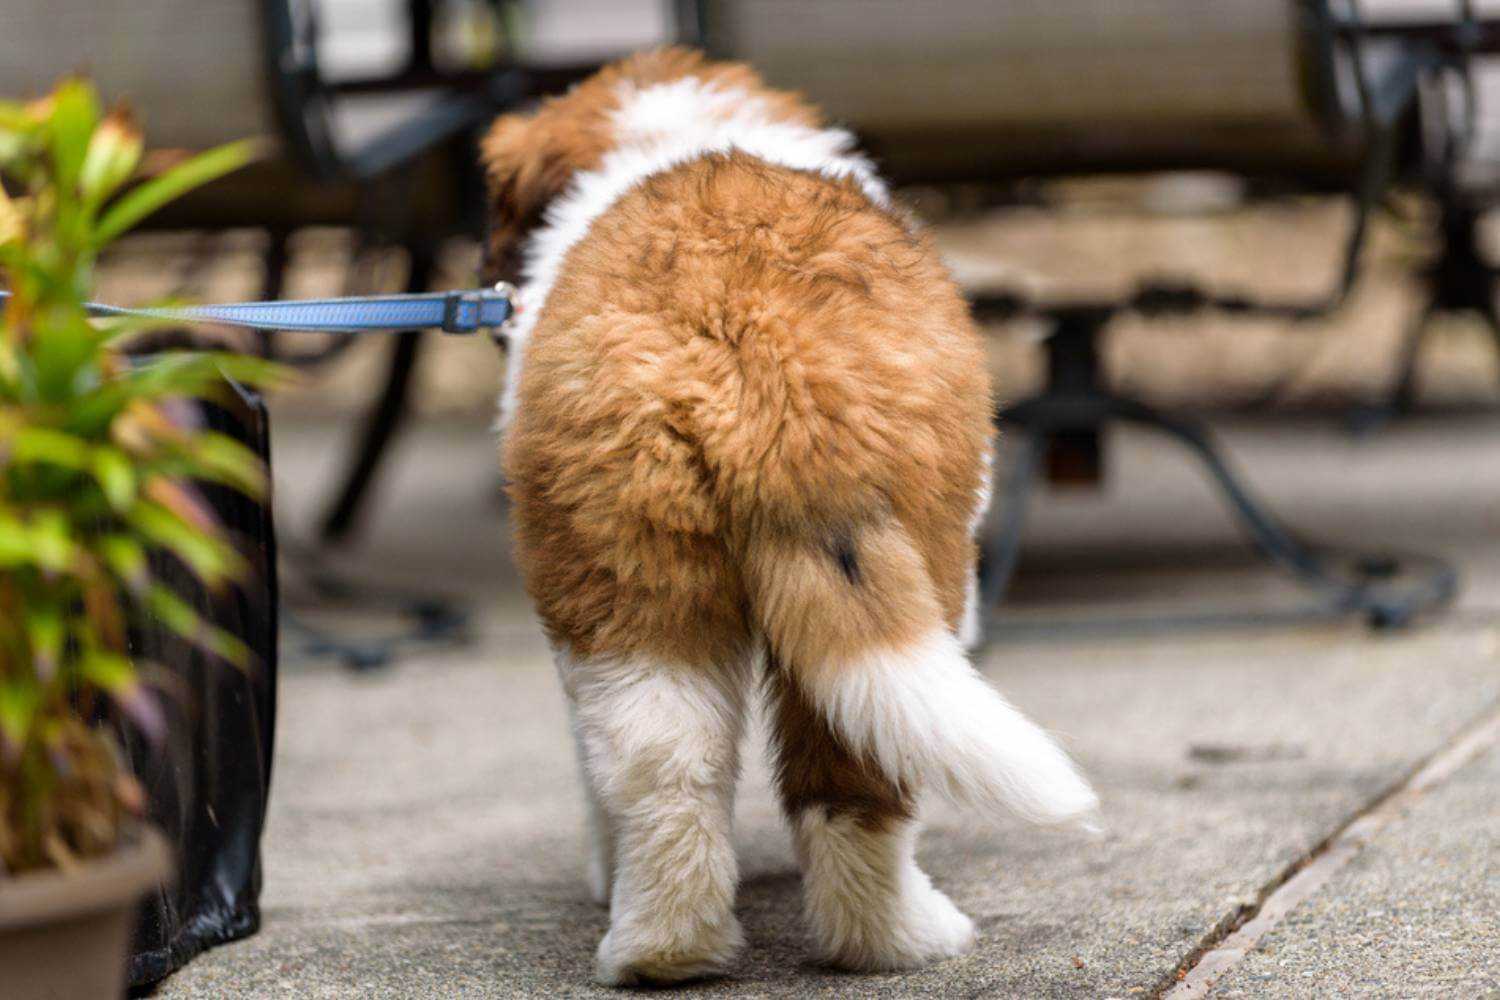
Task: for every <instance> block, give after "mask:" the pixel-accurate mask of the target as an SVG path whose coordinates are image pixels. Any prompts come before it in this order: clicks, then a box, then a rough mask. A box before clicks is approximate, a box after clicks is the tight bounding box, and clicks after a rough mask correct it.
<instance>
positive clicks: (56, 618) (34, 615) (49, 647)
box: [26, 604, 64, 681]
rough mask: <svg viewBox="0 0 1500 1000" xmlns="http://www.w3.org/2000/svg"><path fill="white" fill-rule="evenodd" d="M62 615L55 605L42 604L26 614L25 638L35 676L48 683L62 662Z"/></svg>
mask: <svg viewBox="0 0 1500 1000" xmlns="http://www.w3.org/2000/svg"><path fill="white" fill-rule="evenodd" d="M63 637H64V628H63V615H62V611H61V610H60V609H59V608H58V607H57V606H56V605H47V604H43V605H40V606H38V607H33V608H31V609H30V610H29V611H28V612H27V614H26V638H27V640H28V641H29V642H30V643H31V660H32V664H33V665H34V666H35V667H36V674H37V676H38V677H39V678H41V679H42V680H43V681H48V680H50V679H51V678H52V676H53V674H55V673H56V672H57V665H58V663H59V662H60V661H61V660H62V650H63Z"/></svg>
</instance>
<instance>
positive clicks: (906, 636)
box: [483, 49, 1096, 984]
mask: <svg viewBox="0 0 1500 1000" xmlns="http://www.w3.org/2000/svg"><path fill="white" fill-rule="evenodd" d="M483 157H484V166H485V170H486V174H487V177H488V181H489V185H490V195H491V201H492V206H491V211H492V217H491V219H490V223H491V237H490V241H489V247H488V256H487V259H488V261H489V268H488V269H489V270H490V271H491V277H492V278H502V277H503V278H510V277H511V276H512V274H513V273H514V272H516V271H517V269H519V275H518V277H519V278H520V281H521V283H522V285H523V287H522V291H521V295H520V302H521V310H520V312H519V315H518V318H517V319H516V320H515V321H514V323H513V324H512V327H511V329H510V330H509V331H508V334H509V338H510V344H511V347H510V351H511V354H510V366H509V371H508V373H507V386H506V389H505V392H504V395H503V396H502V400H501V410H502V413H501V421H502V425H503V426H505V428H506V429H505V447H504V463H505V469H506V473H507V476H508V478H509V482H510V492H511V497H512V500H513V503H514V517H515V529H516V535H515V543H516V550H517V557H518V560H519V562H520V564H521V566H522V569H523V571H524V574H525V578H526V585H527V589H528V591H529V592H530V594H531V596H532V598H533V599H534V601H535V603H536V607H537V610H538V613H539V614H540V617H541V620H542V622H543V624H544V625H545V627H546V630H547V634H548V636H549V637H550V639H551V641H552V643H553V645H554V647H555V650H556V656H557V667H558V673H559V674H560V675H561V679H562V685H563V688H564V690H565V691H566V693H567V697H568V700H569V703H570V706H571V709H572V717H573V725H574V732H575V735H576V739H577V744H578V753H579V758H580V763H581V770H582V772H583V777H584V783H585V786H586V789H587V801H588V811H589V814H590V815H589V819H590V824H591V828H592V838H591V839H592V859H591V864H590V881H591V884H592V890H593V892H594V894H595V896H596V897H597V898H598V899H599V901H600V902H608V904H609V906H610V929H609V932H608V933H607V934H606V935H605V937H604V939H603V941H601V942H600V944H599V950H598V957H597V972H598V977H599V978H600V979H601V980H602V981H604V982H606V983H613V984H629V983H638V982H670V981H676V980H682V979H688V978H694V977H699V976H704V975H711V974H715V973H718V972H721V971H723V970H724V969H725V968H726V967H727V966H728V965H729V964H730V963H731V962H732V961H733V959H734V957H735V954H736V951H737V950H738V949H739V948H740V947H741V945H742V943H743V937H742V935H741V932H740V928H739V925H738V923H737V922H736V920H735V916H734V893H735V883H736V877H737V876H736V864H735V857H734V851H733V847H732V844H731V837H730V824H731V814H732V812H733V799H734V785H735V779H736V776H737V773H738V770H739V749H738V747H739V742H740V735H741V730H742V728H743V725H744V718H745V714H746V707H747V702H748V700H749V699H750V697H751V695H752V693H753V690H754V689H755V688H756V687H757V686H759V687H760V688H761V690H762V691H763V692H764V697H765V700H766V703H767V705H768V709H769V714H770V718H771V723H772V730H773V739H774V744H775V745H774V748H773V749H774V755H775V762H776V775H777V781H778V784H779V791H780V795H781V799H782V803H783V805H784V807H785V810H786V814H787V817H788V820H789V821H790V823H791V826H792V830H793V834H794V839H795V845H796V854H797V858H798V861H799V863H800V865H801V868H802V877H803V891H804V904H805V918H806V922H807V924H808V927H809V930H810V933H811V937H812V940H813V942H814V945H815V947H816V950H817V952H818V955H819V956H820V957H821V958H822V959H824V960H826V961H828V962H830V963H833V964H836V965H839V966H844V967H848V968H853V969H903V968H911V967H915V966H919V965H922V964H924V963H927V962H930V961H933V960H936V959H940V958H943V957H945V956H951V955H957V954H959V953H961V952H963V951H965V950H966V949H968V948H969V947H970V946H971V944H972V943H973V940H974V928H973V924H972V923H971V922H970V920H969V919H968V918H967V917H966V916H964V915H963V914H962V913H960V912H959V911H958V909H957V908H955V907H954V905H953V904H952V903H951V902H950V901H949V900H948V898H947V897H946V896H944V895H943V894H942V893H940V892H939V891H938V890H937V889H935V888H933V886H932V883H931V882H930V881H929V880H928V878H927V876H926V875H925V874H923V872H922V871H921V870H920V869H918V868H917V866H916V863H915V861H914V860H913V849H914V845H915V841H916V830H917V826H916V810H917V798H918V795H919V793H920V792H921V791H923V790H924V789H934V790H936V791H938V792H940V793H942V794H945V795H948V796H950V797H951V798H953V799H955V800H957V801H960V802H964V803H969V804H972V805H975V806H978V807H980V808H982V809H985V810H1001V809H1004V808H1009V809H1011V810H1014V811H1015V812H1018V813H1020V814H1021V815H1022V816H1025V817H1027V818H1028V819H1032V820H1035V821H1038V822H1043V823H1058V822H1068V821H1075V822H1076V821H1082V822H1087V820H1088V817H1089V816H1090V815H1091V814H1092V813H1093V811H1094V810H1095V808H1096V799H1095V797H1094V793H1093V792H1092V791H1091V790H1090V788H1089V786H1088V785H1087V783H1086V782H1085V781H1084V780H1083V778H1081V777H1080V776H1079V774H1078V772H1077V771H1076V770H1075V769H1074V767H1073V765H1072V764H1071V763H1070V761H1069V760H1068V758H1067V756H1066V755H1065V754H1064V753H1063V751H1062V750H1060V749H1059V748H1058V747H1057V745H1056V744H1055V743H1053V742H1052V740H1051V739H1049V738H1048V736H1047V735H1046V734H1045V733H1043V732H1042V730H1040V729H1039V728H1037V727H1036V726H1035V725H1033V724H1032V723H1031V722H1029V721H1027V720H1026V719H1025V718H1023V717H1022V716H1021V715H1020V714H1019V713H1018V712H1017V711H1016V710H1015V709H1014V708H1012V707H1011V706H1010V705H1009V704H1007V703H1006V702H1005V700H1004V699H1002V698H1001V696H1000V695H999V694H998V693H996V692H995V690H994V689H993V688H991V687H990V686H989V685H988V684H987V683H986V682H985V681H984V680H983V679H982V678H981V677H980V676H979V675H978V674H976V673H975V671H974V670H973V669H972V668H971V666H970V665H969V663H968V661H967V658H966V657H965V654H964V648H963V642H964V640H965V639H966V638H970V637H971V636H972V633H973V632H974V630H975V626H976V623H977V614H976V609H975V608H974V606H973V603H974V596H975V587H974V563H975V557H976V550H975V543H974V537H973V536H974V531H975V528H976V525H977V522H978V520H979V517H980V516H981V514H982V512H983V508H984V506H985V504H986V502H987V498H988V493H989V455H990V448H991V422H990V421H991V398H990V390H989V385H988V379H987V376H986V366H985V357H984V353H983V350H982V347H981V343H980V339H979V336H978V335H977V332H976V330H975V328H974V325H973V323H972V321H971V319H970V317H969V313H968V309H967V307H966V305H965V302H964V300H963V298H962V297H961V296H960V294H959V291H958V289H957V288H956V287H955V286H954V283H953V281H952V279H951V278H950V277H949V275H948V274H947V272H946V271H945V270H944V268H943V265H942V264H941V262H940V261H939V259H938V255H937V253H936V252H935V251H934V249H933V247H932V244H931V243H930V242H929V241H928V239H927V238H926V237H925V236H924V235H923V234H922V233H921V232H919V231H918V229H917V228H916V226H915V225H914V224H913V223H912V221H911V220H910V219H908V218H906V217H905V216H904V215H903V214H902V213H900V212H899V211H897V210H896V209H895V208H894V207H893V206H892V205H891V202H890V198H889V195H888V193H887V191H886V188H885V186H884V185H883V184H882V183H881V181H880V180H879V179H878V178H877V177H876V175H875V172H874V170H873V169H872V167H871V164H870V162H869V161H868V160H866V159H865V158H864V157H863V156H861V155H860V154H859V153H857V152H856V151H854V149H853V140H852V139H851V137H850V135H849V134H848V133H847V132H844V131H840V130H837V129H831V128H828V127H827V126H826V125H825V124H824V123H823V122H822V121H821V120H820V118H819V116H818V114H817V112H816V111H815V110H814V109H813V108H811V107H810V106H808V105H807V104H806V103H804V102H803V101H802V100H801V99H800V98H799V97H798V96H796V95H794V94H788V93H782V92H778V91H775V90H772V89H770V88H768V87H767V86H766V85H765V83H764V82H763V81H762V80H761V79H760V78H759V77H758V76H756V74H755V73H753V72H752V71H751V70H749V69H747V68H746V67H744V66H740V65H731V64H720V63H713V62H709V61H707V60H705V59H704V58H703V57H702V56H701V55H699V54H697V53H695V52H691V51H688V50H683V49H664V50H660V51H655V52H650V53H646V54H643V55H638V56H635V57H633V58H630V59H626V60H625V61H623V62H621V63H618V64H616V65H614V66H611V67H609V68H607V69H605V70H603V71H602V72H600V73H599V74H597V75H596V76H594V77H593V78H591V79H589V80H588V81H586V82H584V83H582V84H580V85H579V86H577V87H575V88H574V89H573V90H572V91H570V92H569V93H568V94H566V95H564V96H562V97H558V98H555V99H553V100H550V101H548V102H546V103H545V104H543V105H542V106H541V107H540V109H538V110H537V111H536V112H535V113H533V114H530V115H507V116H505V117H502V118H500V119H499V120H497V121H496V122H495V124H494V126H493V127H492V129H491V130H490V132H489V134H488V135H487V136H486V138H485V140H484V142H483Z"/></svg>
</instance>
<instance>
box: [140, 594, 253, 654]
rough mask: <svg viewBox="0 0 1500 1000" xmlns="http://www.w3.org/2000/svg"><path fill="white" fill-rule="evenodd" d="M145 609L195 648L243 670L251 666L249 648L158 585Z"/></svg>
mask: <svg viewBox="0 0 1500 1000" xmlns="http://www.w3.org/2000/svg"><path fill="white" fill-rule="evenodd" d="M146 606H147V607H148V608H149V609H150V610H151V613H152V614H153V615H155V616H156V617H157V619H158V620H159V621H161V623H162V624H164V625H166V626H167V627H168V628H170V629H171V630H172V631H173V632H176V633H177V634H178V635H180V636H182V637H183V638H184V639H186V640H187V641H188V642H191V643H193V644H194V645H195V646H201V647H203V648H204V649H206V650H208V651H209V652H211V653H213V654H214V655H215V656H218V657H219V658H220V659H223V660H227V661H228V662H230V663H232V664H234V665H235V666H236V667H239V668H240V669H241V670H245V669H247V668H248V667H249V666H250V661H251V653H250V647H249V646H246V645H245V644H244V643H243V642H241V641H240V639H239V637H238V636H235V635H233V634H231V633H229V632H226V631H225V630H224V629H221V628H218V627H216V626H214V625H210V624H209V623H208V622H207V621H205V620H204V619H203V617H202V616H201V615H199V614H198V612H197V611H195V610H194V609H193V607H192V605H190V604H188V603H187V602H186V601H184V600H183V599H182V598H181V597H179V596H177V594H175V593H174V592H173V591H172V590H170V589H169V588H167V587H165V586H163V585H161V584H159V583H158V584H152V586H151V590H150V593H149V595H148V597H147V601H146Z"/></svg>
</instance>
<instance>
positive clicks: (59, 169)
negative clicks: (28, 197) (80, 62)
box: [50, 77, 99, 196]
mask: <svg viewBox="0 0 1500 1000" xmlns="http://www.w3.org/2000/svg"><path fill="white" fill-rule="evenodd" d="M98 123H99V97H98V95H97V94H96V93H95V92H94V88H93V87H92V86H91V85H89V83H88V82H87V81H85V80H82V79H79V78H77V77H73V78H72V79H68V80H64V81H63V82H62V83H61V84H59V85H58V87H57V89H56V90H54V91H53V92H52V114H51V119H50V125H51V129H50V131H51V139H52V161H53V169H54V171H56V176H55V178H54V180H55V181H56V184H57V189H58V190H59V191H60V192H63V193H64V194H65V195H67V196H71V195H72V191H73V187H74V185H76V184H77V183H78V173H79V171H80V170H81V169H82V167H83V158H84V155H85V153H86V151H87V150H88V145H89V137H90V136H91V135H93V133H94V126H95V125H97V124H98Z"/></svg>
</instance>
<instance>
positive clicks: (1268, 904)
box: [1152, 705, 1500, 1000]
mask: <svg viewBox="0 0 1500 1000" xmlns="http://www.w3.org/2000/svg"><path fill="white" fill-rule="evenodd" d="M1497 742H1500V705H1494V706H1491V707H1490V709H1489V710H1488V711H1487V712H1486V713H1485V714H1483V715H1481V716H1480V717H1479V719H1478V720H1476V721H1475V722H1472V723H1470V724H1469V725H1468V726H1466V727H1465V728H1464V729H1463V730H1461V731H1460V732H1459V733H1458V735H1456V736H1454V737H1453V738H1452V739H1450V740H1449V741H1448V742H1447V744H1446V745H1444V746H1443V747H1442V748H1441V749H1439V750H1438V751H1437V752H1436V753H1434V754H1433V755H1432V756H1431V757H1429V758H1428V759H1427V762H1426V763H1425V764H1423V765H1421V766H1420V767H1418V768H1417V769H1416V770H1415V771H1414V772H1412V773H1411V774H1410V775H1408V776H1407V777H1406V778H1405V779H1404V780H1402V781H1400V782H1398V783H1397V784H1396V785H1395V786H1394V787H1392V788H1390V789H1388V790H1386V791H1385V792H1383V793H1381V794H1380V795H1379V796H1377V797H1376V798H1375V799H1374V801H1372V802H1371V803H1370V804H1368V805H1366V806H1365V807H1364V808H1363V809H1361V810H1360V811H1359V812H1357V813H1356V814H1355V815H1354V816H1353V818H1351V819H1350V820H1349V821H1348V822H1346V823H1345V824H1344V825H1343V826H1342V827H1340V828H1339V829H1338V830H1336V831H1334V832H1333V833H1332V834H1331V835H1329V836H1328V837H1327V838H1326V839H1325V840H1323V842H1322V843H1320V844H1319V845H1318V846H1316V847H1314V848H1313V849H1312V850H1311V851H1309V852H1308V853H1307V854H1305V855H1303V856H1302V857H1301V858H1299V859H1297V860H1296V861H1295V862H1293V863H1292V864H1291V865H1290V866H1288V867H1287V869H1286V870H1285V871H1284V872H1282V873H1281V875H1279V876H1278V877H1277V878H1276V879H1274V880H1273V881H1272V882H1270V883H1269V884H1268V885H1266V886H1265V887H1264V888H1263V889H1262V890H1261V892H1260V894H1259V898H1258V901H1257V902H1256V903H1255V904H1254V905H1251V906H1246V907H1243V908H1241V909H1240V910H1238V911H1236V912H1235V913H1231V914H1229V915H1228V916H1226V917H1225V918H1224V919H1223V920H1220V921H1219V923H1218V924H1217V925H1215V927H1214V928H1213V929H1212V930H1210V931H1209V932H1208V934H1207V935H1205V936H1204V939H1203V941H1201V942H1200V943H1199V945H1198V947H1197V948H1195V949H1194V950H1193V952H1192V954H1190V955H1189V956H1188V957H1187V958H1186V959H1184V960H1183V961H1182V963H1181V964H1179V965H1178V967H1177V969H1176V970H1174V971H1173V972H1172V973H1170V974H1169V978H1168V979H1167V981H1166V982H1164V983H1162V984H1160V985H1159V986H1158V987H1157V988H1156V989H1155V990H1154V991H1153V994H1152V995H1153V996H1156V997H1160V998H1163V1000H1190V998H1191V1000H1198V998H1201V997H1204V996H1207V995H1208V992H1209V991H1210V990H1211V989H1212V988H1213V987H1214V985H1215V984H1216V983H1218V981H1219V980H1220V979H1222V978H1223V977H1224V975H1225V974H1226V973H1228V972H1229V971H1230V970H1232V969H1233V968H1234V967H1235V966H1237V965H1239V964H1240V962H1242V961H1243V960H1244V959H1245V956H1246V955H1248V954H1249V953H1250V952H1251V951H1253V950H1254V949H1255V948H1256V946H1257V945H1258V944H1259V943H1260V940H1261V938H1263V937H1265V935H1266V934H1267V933H1268V932H1269V931H1270V930H1271V929H1272V928H1274V927H1275V926H1276V925H1277V924H1279V923H1281V921H1282V920H1283V919H1284V918H1285V917H1286V916H1287V914H1289V913H1291V912H1292V910H1294V909H1296V908H1297V906H1298V905H1299V904H1301V903H1302V902H1303V901H1304V900H1306V899H1308V898H1309V897H1311V896H1312V895H1314V894H1315V893H1316V892H1318V890H1320V889H1322V888H1323V886H1324V885H1326V884H1327V883H1328V881H1329V880H1330V879H1332V878H1333V876H1334V875H1336V874H1337V873H1338V872H1339V871H1340V870H1342V869H1343V868H1344V866H1345V865H1347V864H1348V863H1349V862H1350V861H1352V860H1354V858H1355V857H1356V856H1357V855H1358V854H1359V853H1360V852H1361V851H1362V850H1364V849H1365V847H1366V846H1367V845H1369V843H1370V842H1371V841H1372V840H1374V839H1375V837H1376V836H1378V835H1379V834H1380V833H1381V831H1383V830H1384V829H1385V828H1386V827H1388V826H1390V825H1391V824H1392V823H1393V822H1395V821H1396V820H1397V819H1399V818H1400V817H1401V815H1402V814H1403V813H1404V812H1405V811H1406V810H1407V809H1409V808H1410V807H1411V806H1412V805H1414V804H1415V803H1416V802H1417V801H1418V800H1419V799H1420V798H1421V797H1422V796H1423V795H1424V794H1425V793H1426V792H1428V791H1430V790H1431V789H1433V788H1436V787H1437V786H1439V785H1441V784H1442V783H1443V782H1445V781H1447V780H1448V778H1450V777H1452V775H1453V774H1454V773H1455V772H1457V771H1458V770H1459V769H1460V768H1462V767H1463V766H1464V765H1465V764H1468V763H1469V762H1470V761H1472V760H1474V759H1475V758H1477V757H1479V756H1480V755H1481V754H1482V753H1483V752H1484V751H1486V750H1488V749H1489V748H1490V747H1492V746H1494V745H1495V744H1496V743H1497Z"/></svg>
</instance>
